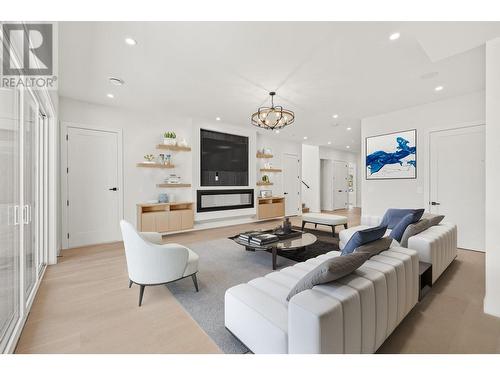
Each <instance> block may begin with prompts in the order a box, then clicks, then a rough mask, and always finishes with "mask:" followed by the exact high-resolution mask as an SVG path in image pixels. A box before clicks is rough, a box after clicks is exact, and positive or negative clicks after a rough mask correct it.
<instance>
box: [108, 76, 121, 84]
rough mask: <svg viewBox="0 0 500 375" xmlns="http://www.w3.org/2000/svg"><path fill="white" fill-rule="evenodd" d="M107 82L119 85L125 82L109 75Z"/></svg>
mask: <svg viewBox="0 0 500 375" xmlns="http://www.w3.org/2000/svg"><path fill="white" fill-rule="evenodd" d="M108 79H109V83H111V84H112V85H115V86H121V85H123V84H124V83H125V81H124V80H123V79H121V78H116V77H109V78H108Z"/></svg>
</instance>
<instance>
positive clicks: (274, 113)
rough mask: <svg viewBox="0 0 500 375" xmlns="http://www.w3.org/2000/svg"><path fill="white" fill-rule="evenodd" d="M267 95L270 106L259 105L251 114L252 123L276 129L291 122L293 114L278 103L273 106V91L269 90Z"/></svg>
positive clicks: (293, 119) (264, 127)
mask: <svg viewBox="0 0 500 375" xmlns="http://www.w3.org/2000/svg"><path fill="white" fill-rule="evenodd" d="M269 95H270V96H271V107H260V108H259V110H258V111H257V112H255V113H254V114H253V115H252V125H255V126H258V127H259V128H263V129H268V130H277V129H281V128H284V127H285V126H287V125H290V124H293V122H294V121H295V114H294V113H293V112H292V111H290V110H288V109H285V108H283V107H282V106H280V105H277V106H274V99H273V97H274V95H276V93H275V92H274V91H271V92H270V93H269Z"/></svg>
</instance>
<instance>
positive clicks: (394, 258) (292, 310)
mask: <svg viewBox="0 0 500 375" xmlns="http://www.w3.org/2000/svg"><path fill="white" fill-rule="evenodd" d="M336 256H340V252H338V251H332V252H329V253H327V254H324V255H320V256H319V257H317V258H313V259H309V260H308V261H306V262H302V263H297V264H296V265H294V266H291V267H287V268H284V269H283V270H281V271H277V272H272V273H269V274H268V275H266V276H264V277H259V278H257V279H254V280H251V281H250V282H248V283H246V284H240V285H237V286H234V287H232V288H230V289H228V290H227V291H226V295H225V317H224V318H225V326H226V328H227V329H228V330H229V331H231V332H232V333H233V334H234V335H235V336H236V337H237V338H238V339H239V340H240V341H242V342H243V343H244V344H245V345H246V346H247V347H248V348H249V349H250V350H251V351H253V352H254V353H374V352H375V351H376V350H377V349H378V348H379V347H380V345H382V343H383V342H384V340H385V339H386V338H387V337H388V336H389V335H390V334H391V333H392V331H393V330H394V329H395V328H396V327H397V326H398V324H399V323H400V322H401V321H402V320H403V318H404V317H405V316H406V315H407V314H408V313H409V312H410V310H411V309H412V308H413V306H414V305H415V304H416V303H417V300H418V292H419V291H418V288H419V285H418V284H419V281H418V255H417V252H416V251H414V250H409V249H405V248H401V247H394V248H390V249H389V250H387V251H384V252H382V253H380V254H379V255H376V256H374V257H372V258H371V259H369V260H367V261H366V262H365V263H364V264H363V265H362V266H361V267H360V268H358V269H357V270H356V271H355V272H354V273H352V274H350V275H348V276H346V277H343V278H341V279H339V280H336V281H334V282H331V283H328V284H323V285H317V286H315V287H314V288H313V289H309V290H305V291H303V292H301V293H298V294H296V295H295V296H293V297H292V298H291V299H290V301H289V302H287V300H286V297H287V295H288V293H289V292H290V290H291V289H292V287H293V286H294V285H295V284H296V282H297V281H298V280H299V279H300V278H301V277H302V276H303V275H305V274H306V273H307V272H309V271H310V270H311V269H313V268H314V267H315V266H317V265H318V264H319V263H321V262H323V261H324V260H326V259H327V258H330V257H336Z"/></svg>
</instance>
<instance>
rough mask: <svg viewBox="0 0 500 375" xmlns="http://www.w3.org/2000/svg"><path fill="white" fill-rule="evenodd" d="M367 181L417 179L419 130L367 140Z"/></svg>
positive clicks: (368, 138) (378, 136) (383, 135)
mask: <svg viewBox="0 0 500 375" xmlns="http://www.w3.org/2000/svg"><path fill="white" fill-rule="evenodd" d="M365 146H366V149H365V150H366V154H365V155H366V179H367V180H389V179H414V178H417V130H416V129H412V130H405V131H401V132H396V133H390V134H382V135H377V136H373V137H367V138H366V144H365Z"/></svg>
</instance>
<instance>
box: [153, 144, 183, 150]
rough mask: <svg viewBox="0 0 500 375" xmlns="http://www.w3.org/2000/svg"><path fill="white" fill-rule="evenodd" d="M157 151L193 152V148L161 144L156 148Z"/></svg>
mask: <svg viewBox="0 0 500 375" xmlns="http://www.w3.org/2000/svg"><path fill="white" fill-rule="evenodd" d="M156 148H157V149H161V150H170V151H191V147H187V146H177V145H162V144H159V145H157V146H156Z"/></svg>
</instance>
